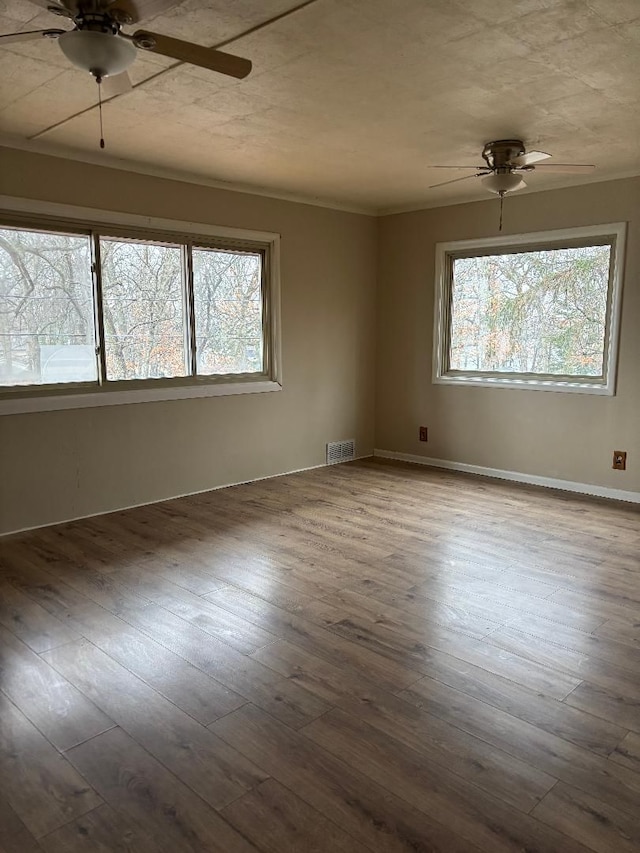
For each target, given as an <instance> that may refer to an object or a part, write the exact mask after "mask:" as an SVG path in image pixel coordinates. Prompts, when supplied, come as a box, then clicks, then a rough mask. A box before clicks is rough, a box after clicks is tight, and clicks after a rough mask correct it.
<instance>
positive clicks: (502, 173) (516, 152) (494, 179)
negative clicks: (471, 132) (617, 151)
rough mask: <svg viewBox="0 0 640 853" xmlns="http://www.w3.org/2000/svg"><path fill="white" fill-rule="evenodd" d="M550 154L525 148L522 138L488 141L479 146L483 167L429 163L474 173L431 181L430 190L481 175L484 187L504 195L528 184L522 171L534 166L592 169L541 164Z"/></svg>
mask: <svg viewBox="0 0 640 853" xmlns="http://www.w3.org/2000/svg"><path fill="white" fill-rule="evenodd" d="M550 157H551V154H545V152H544V151H527V150H526V149H525V146H524V142H523V141H522V140H521V139H497V140H496V141H495V142H487V143H486V145H485V146H484V148H483V149H482V159H483V160H484V161H485V164H484V165H483V166H429V167H428V168H430V169H471V170H472V171H473V172H474V174H473V175H464V176H463V177H462V178H453V180H451V181H442V182H441V183H439V184H432V185H431V186H430V187H429V189H430V190H431V189H434V188H435V187H443V186H445V185H446V184H455V183H456V182H457V181H466V180H467V179H468V178H482V186H483V187H484V188H485V189H487V190H489V192H492V193H496V194H497V195H500V196H503V195H505V194H506V193H513V192H516V191H517V190H522V189H524V188H525V187H526V186H527V184H526V182H525V181H524V180H523V179H522V174H523V173H527V172H529V173H532V172H534V171H535V170H536V169H540V170H541V171H544V172H554V173H560V172H565V173H567V174H574V175H583V174H589V172H592V171H593V170H594V169H595V166H593V165H587V164H583V163H542V161H543V160H548V159H549V158H550Z"/></svg>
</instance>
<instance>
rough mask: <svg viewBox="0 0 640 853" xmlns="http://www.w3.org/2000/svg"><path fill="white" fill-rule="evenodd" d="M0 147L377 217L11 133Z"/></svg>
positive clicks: (327, 201) (318, 199) (0, 139)
mask: <svg viewBox="0 0 640 853" xmlns="http://www.w3.org/2000/svg"><path fill="white" fill-rule="evenodd" d="M0 147H2V148H10V149H13V150H16V151H26V152H28V153H30V154H42V155H44V156H47V157H58V158H60V159H62V160H71V161H73V162H77V163H86V164H88V165H91V166H102V167H103V168H106V169H118V170H120V171H123V172H135V173H136V174H138V175H146V176H147V177H151V178H164V179H165V180H169V181H179V182H181V183H184V184H195V185H197V186H199V187H210V188H211V189H216V190H226V191H227V192H234V193H243V194H244V195H255V196H261V197H263V198H272V199H276V200H277V201H289V202H293V203H294V204H308V205H311V206H312V207H324V208H328V209H330V210H339V211H342V212H343V213H356V214H358V215H360V216H374V217H375V216H376V210H375V208H374V207H361V206H358V205H353V204H349V203H345V202H341V201H338V200H336V199H331V198H323V197H322V196H314V195H305V194H304V193H295V192H282V191H278V190H276V189H271V188H269V187H263V186H258V185H254V184H243V183H236V182H232V181H223V180H218V179H215V178H208V177H206V176H205V175H197V174H195V173H193V172H183V171H180V170H179V169H167V168H164V167H162V166H151V165H149V164H147V163H140V162H138V161H136V160H127V159H124V158H120V157H114V156H113V155H111V154H106V153H103V152H96V153H93V152H91V151H81V150H79V149H75V148H67V147H66V146H62V145H56V144H55V143H50V142H41V141H39V140H29V139H24V138H22V137H19V136H14V135H11V134H6V133H0Z"/></svg>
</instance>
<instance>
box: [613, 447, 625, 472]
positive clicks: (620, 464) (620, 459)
mask: <svg viewBox="0 0 640 853" xmlns="http://www.w3.org/2000/svg"><path fill="white" fill-rule="evenodd" d="M611 467H612V468H615V469H616V470H617V471H626V470H627V451H626V450H614V451H613V465H612V466H611Z"/></svg>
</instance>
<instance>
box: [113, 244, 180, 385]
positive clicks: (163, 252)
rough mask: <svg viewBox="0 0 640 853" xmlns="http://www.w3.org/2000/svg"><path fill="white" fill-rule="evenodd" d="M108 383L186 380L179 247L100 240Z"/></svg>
mask: <svg viewBox="0 0 640 853" xmlns="http://www.w3.org/2000/svg"><path fill="white" fill-rule="evenodd" d="M100 261H101V265H102V307H103V314H104V337H105V349H106V357H107V379H112V380H116V379H159V378H161V377H171V376H186V375H187V373H188V371H187V369H186V358H185V333H184V304H183V295H182V255H181V250H180V247H179V246H162V245H158V244H155V243H142V242H137V241H136V242H134V241H129V240H126V241H125V240H107V239H101V240H100Z"/></svg>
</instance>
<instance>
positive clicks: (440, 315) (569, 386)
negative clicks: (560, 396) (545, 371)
mask: <svg viewBox="0 0 640 853" xmlns="http://www.w3.org/2000/svg"><path fill="white" fill-rule="evenodd" d="M626 232H627V223H626V222H614V223H609V224H605V225H589V226H586V227H579V228H564V229H560V230H556V231H536V232H533V233H530V234H510V235H506V236H504V237H503V236H500V237H483V238H478V239H473V240H457V241H455V242H448V243H437V244H436V249H435V254H436V268H435V285H436V286H435V306H434V327H433V382H434V384H436V385H457V386H459V387H465V388H473V387H484V388H515V389H520V390H528V391H562V392H570V393H574V394H601V395H605V396H613V395H614V394H615V387H616V372H617V362H618V340H619V333H620V312H621V308H622V282H623V276H624V258H625V240H626ZM590 237H594V238H602V237H615V246H614V249H613V272H612V281H611V307H610V317H609V330H608V331H609V333H608V337H607V341H606V344H605V345H606V351H605V363H604V376H605V381H604V382H585V381H577V380H576V381H573V380H571V379H568V378H564V377H562V378H558V379H555V378H546V377H545V378H542V376H541V377H532V378H514V377H507V378H502V377H501V376H500V375H499V374H495V375H493V376H486V375H484V376H477V375H473V374H471V373H463V374H460V373H458V374H455V375H453V374H448V373H447V372H446V364H447V356H448V353H447V351H446V348H447V324H448V322H449V319H450V317H449V312H450V305H449V303H448V300H449V298H450V284H449V282H448V281H447V270H448V262H447V259H448V256H449V255H450V254H452V253H455V252H467V251H473V250H475V249H479V250H485V249H491V248H496V249H503V248H509V247H511V246H520V247H522V246H527V247H529V246H531V247H532V248H535V247H536V246H540V247H547V246H548V247H552V245H553V244H554V243H556V244H557V243H562V242H563V241H572V240H582V239H588V238H590Z"/></svg>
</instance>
